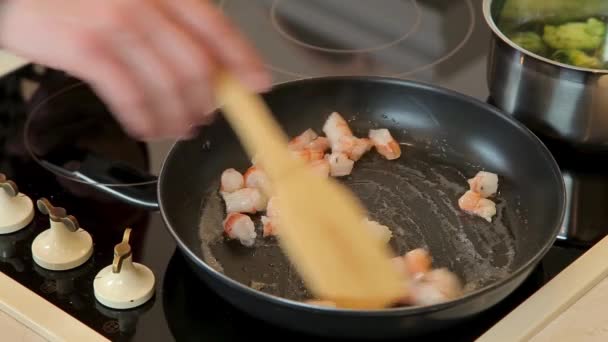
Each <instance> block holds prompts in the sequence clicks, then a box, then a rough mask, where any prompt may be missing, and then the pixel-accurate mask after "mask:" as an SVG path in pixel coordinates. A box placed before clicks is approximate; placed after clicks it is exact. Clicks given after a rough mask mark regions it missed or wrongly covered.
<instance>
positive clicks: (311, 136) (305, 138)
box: [287, 128, 319, 150]
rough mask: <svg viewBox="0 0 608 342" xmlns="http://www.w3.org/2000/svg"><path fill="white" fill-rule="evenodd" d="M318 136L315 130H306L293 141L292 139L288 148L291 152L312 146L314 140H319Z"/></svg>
mask: <svg viewBox="0 0 608 342" xmlns="http://www.w3.org/2000/svg"><path fill="white" fill-rule="evenodd" d="M318 136H319V135H318V134H317V133H316V132H315V131H314V130H312V129H311V128H309V129H307V130H305V131H304V132H302V133H301V134H300V135H298V136H297V137H294V138H293V139H291V140H290V141H289V143H288V144H287V147H288V148H289V149H290V150H300V149H303V148H305V147H307V145H308V144H310V143H311V142H312V141H313V140H315V139H317V137H318Z"/></svg>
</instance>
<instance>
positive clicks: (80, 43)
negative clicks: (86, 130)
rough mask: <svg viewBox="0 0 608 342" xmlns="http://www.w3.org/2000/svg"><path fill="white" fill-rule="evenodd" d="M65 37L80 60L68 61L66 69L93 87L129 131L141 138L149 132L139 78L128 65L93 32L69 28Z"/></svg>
mask: <svg viewBox="0 0 608 342" xmlns="http://www.w3.org/2000/svg"><path fill="white" fill-rule="evenodd" d="M69 37H70V41H71V42H73V44H74V46H73V50H72V51H78V55H79V57H80V62H77V61H74V63H71V64H70V67H69V68H68V70H67V71H68V72H71V73H72V74H74V75H75V76H77V77H78V78H80V79H82V80H83V81H85V82H87V83H88V84H89V85H90V86H91V87H92V88H93V90H94V91H95V92H96V93H97V94H98V95H99V96H100V97H101V98H102V99H103V100H104V102H105V103H106V105H107V106H108V107H109V109H110V111H112V113H113V114H114V116H115V117H116V119H117V120H118V121H119V122H120V124H121V125H122V126H123V127H124V129H125V130H126V131H127V133H128V134H129V135H131V136H133V137H135V138H143V137H145V136H148V135H151V134H153V133H154V130H155V129H154V127H153V125H152V122H151V121H150V120H148V115H147V109H146V106H145V100H144V99H145V95H144V93H143V88H142V87H141V82H140V81H139V80H138V79H137V78H136V77H135V76H134V75H133V74H132V73H131V72H130V70H129V68H128V66H127V65H126V64H125V63H123V62H122V61H121V59H120V58H119V56H117V55H115V54H114V53H113V50H111V49H109V48H107V44H106V42H105V41H104V39H102V38H100V37H98V36H96V34H95V33H94V32H90V31H87V30H80V31H73V32H72V33H71V35H70V36H69ZM90 65H95V68H91V67H90Z"/></svg>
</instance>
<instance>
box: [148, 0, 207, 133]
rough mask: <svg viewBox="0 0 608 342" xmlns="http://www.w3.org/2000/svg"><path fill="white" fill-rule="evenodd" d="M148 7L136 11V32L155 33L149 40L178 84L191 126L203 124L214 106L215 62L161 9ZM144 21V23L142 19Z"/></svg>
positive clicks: (194, 39) (159, 6)
mask: <svg viewBox="0 0 608 342" xmlns="http://www.w3.org/2000/svg"><path fill="white" fill-rule="evenodd" d="M150 3H151V6H150V7H147V8H145V9H143V10H142V12H143V13H142V12H139V13H138V15H140V16H141V18H142V20H141V21H139V24H140V25H141V27H140V29H141V30H144V31H151V30H153V31H155V32H156V33H155V34H154V35H153V36H151V37H149V40H150V44H152V45H153V46H154V48H155V49H156V51H158V52H159V53H160V54H161V55H162V57H163V58H164V60H165V61H166V62H167V63H171V65H172V67H173V70H174V71H175V73H176V77H177V78H178V82H179V85H178V86H179V89H178V92H179V93H180V94H181V97H182V98H183V100H184V102H185V105H186V107H187V110H188V114H189V118H188V119H189V120H190V123H191V124H195V125H196V124H198V123H201V122H203V121H204V118H205V116H207V115H208V114H209V113H210V112H211V111H212V110H213V107H214V103H213V96H212V93H211V86H212V81H211V79H212V77H213V73H214V68H215V63H214V62H213V58H212V56H211V54H210V53H209V52H208V50H207V49H206V48H205V46H204V45H201V44H199V43H198V42H197V39H196V37H195V36H193V35H192V34H191V32H190V31H188V30H185V29H184V28H183V27H180V26H179V23H176V22H175V21H174V20H173V18H172V17H171V16H170V13H169V12H168V11H167V8H166V7H165V6H161V5H160V4H158V3H156V6H155V5H153V4H154V2H150ZM143 19H146V20H143Z"/></svg>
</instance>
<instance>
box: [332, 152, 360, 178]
mask: <svg viewBox="0 0 608 342" xmlns="http://www.w3.org/2000/svg"><path fill="white" fill-rule="evenodd" d="M326 158H327V161H329V170H330V175H331V176H332V177H342V176H348V175H350V174H351V172H352V171H353V167H354V165H355V162H354V161H352V160H350V159H348V156H347V155H346V154H344V153H332V154H330V155H328V156H327V157H326Z"/></svg>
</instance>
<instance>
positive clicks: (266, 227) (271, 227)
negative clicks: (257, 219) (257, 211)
mask: <svg viewBox="0 0 608 342" xmlns="http://www.w3.org/2000/svg"><path fill="white" fill-rule="evenodd" d="M261 220H262V231H263V236H264V237H268V236H273V235H276V234H275V233H276V229H277V226H276V224H275V221H276V220H275V219H272V218H270V217H268V216H262V217H261Z"/></svg>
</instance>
